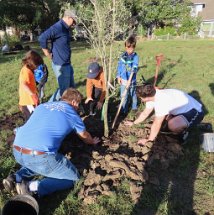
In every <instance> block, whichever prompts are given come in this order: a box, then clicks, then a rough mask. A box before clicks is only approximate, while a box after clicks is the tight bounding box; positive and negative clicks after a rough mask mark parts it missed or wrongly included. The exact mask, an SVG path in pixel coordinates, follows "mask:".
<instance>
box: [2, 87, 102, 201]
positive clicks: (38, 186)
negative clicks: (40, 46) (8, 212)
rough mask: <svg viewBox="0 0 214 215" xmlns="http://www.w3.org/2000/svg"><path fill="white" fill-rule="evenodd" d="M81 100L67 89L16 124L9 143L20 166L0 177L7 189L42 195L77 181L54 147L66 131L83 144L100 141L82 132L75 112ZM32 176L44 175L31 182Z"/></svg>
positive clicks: (77, 94)
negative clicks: (72, 133)
mask: <svg viewBox="0 0 214 215" xmlns="http://www.w3.org/2000/svg"><path fill="white" fill-rule="evenodd" d="M81 100H82V95H81V94H80V93H79V92H78V91H77V90H75V89H73V88H68V89H67V90H65V92H64V93H63V95H62V98H61V101H57V102H48V103H43V104H41V105H39V106H38V107H37V108H36V109H35V111H34V113H33V114H32V115H31V117H30V118H29V120H28V121H27V123H26V124H24V125H23V126H22V127H20V129H19V131H18V132H17V134H16V137H15V140H14V143H13V155H14V157H15V159H16V161H17V162H18V163H19V164H20V165H21V166H22V167H21V169H19V170H18V171H17V172H16V173H15V174H12V175H9V176H8V177H7V178H6V179H4V180H3V184H4V187H5V189H6V190H7V191H10V192H11V191H12V190H13V189H14V188H16V191H17V193H18V194H26V193H28V194H32V193H31V192H34V193H36V194H38V196H39V197H42V196H45V195H48V194H51V193H53V192H55V191H58V190H64V189H68V188H71V187H72V186H73V185H74V183H75V182H76V181H78V180H79V173H78V171H77V169H76V167H75V166H74V165H73V164H72V163H71V162H70V160H68V159H67V158H66V157H65V156H63V155H62V154H60V153H58V149H59V147H60V145H61V143H62V141H63V139H64V138H65V137H66V135H68V134H69V133H70V132H76V133H77V134H78V136H79V137H80V138H81V139H82V140H83V141H84V142H85V143H87V144H97V143H98V142H99V141H100V140H99V138H97V137H94V138H92V137H91V135H90V134H89V133H88V132H87V131H86V129H85V125H84V124H83V121H82V119H81V118H80V116H79V115H78V114H77V112H76V110H77V109H78V106H79V103H80V102H81ZM36 175H41V176H44V178H43V179H41V180H36V181H33V180H32V178H33V177H34V176H36Z"/></svg>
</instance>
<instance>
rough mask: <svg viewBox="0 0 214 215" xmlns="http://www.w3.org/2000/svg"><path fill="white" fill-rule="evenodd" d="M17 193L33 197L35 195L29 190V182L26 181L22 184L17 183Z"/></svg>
mask: <svg viewBox="0 0 214 215" xmlns="http://www.w3.org/2000/svg"><path fill="white" fill-rule="evenodd" d="M16 192H17V193H18V194H20V195H23V194H28V195H31V196H32V195H33V193H32V192H31V191H30V190H29V188H28V182H27V181H24V180H23V181H22V182H21V183H16Z"/></svg>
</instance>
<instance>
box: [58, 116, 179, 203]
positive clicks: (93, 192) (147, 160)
mask: <svg viewBox="0 0 214 215" xmlns="http://www.w3.org/2000/svg"><path fill="white" fill-rule="evenodd" d="M84 122H85V124H86V127H87V130H88V131H89V132H90V133H91V134H92V135H93V136H98V137H101V138H102V141H101V143H100V144H98V145H96V146H91V145H86V144H83V143H81V142H80V141H76V143H72V144H69V142H72V139H73V140H74V139H75V138H74V136H73V138H72V137H67V138H66V140H65V143H64V146H63V147H62V148H63V151H64V152H66V156H67V157H68V158H70V159H71V161H72V162H73V163H74V164H75V165H76V166H77V168H78V170H79V171H80V174H81V175H82V176H83V177H84V181H83V184H82V186H81V190H80V192H79V194H78V196H79V198H80V199H82V200H83V201H84V203H86V204H90V203H94V202H95V201H96V199H97V197H98V196H99V195H107V196H109V195H112V193H113V192H114V190H115V188H116V187H117V186H118V185H119V184H120V183H121V181H122V180H123V179H124V178H126V179H128V180H129V181H130V193H131V197H132V200H133V201H134V202H137V201H138V199H139V197H140V195H141V191H142V190H143V186H144V184H145V183H147V182H148V183H151V184H155V185H159V179H158V177H157V176H156V175H155V174H150V175H149V174H148V171H147V169H148V168H149V166H150V165H152V163H153V161H155V160H158V161H159V162H160V163H161V166H162V168H164V169H167V168H168V167H169V164H170V162H172V161H174V160H176V159H177V158H178V157H179V156H181V155H182V154H183V152H182V147H181V145H180V144H179V141H178V140H177V139H176V138H175V137H173V136H169V135H165V134H164V135H159V136H158V138H157V140H156V141H155V142H149V143H148V144H147V145H146V146H140V145H138V144H137V141H138V140H139V139H140V138H144V137H146V136H147V135H148V133H149V130H150V127H151V124H150V123H148V124H145V125H144V128H139V127H132V128H130V127H129V126H126V125H124V121H121V120H120V119H119V126H118V127H117V128H116V129H115V130H114V131H113V132H112V134H111V135H110V137H108V138H104V137H102V136H103V122H102V121H101V120H100V119H99V118H98V117H92V116H87V117H85V119H84ZM73 142H75V141H73ZM68 151H69V152H68Z"/></svg>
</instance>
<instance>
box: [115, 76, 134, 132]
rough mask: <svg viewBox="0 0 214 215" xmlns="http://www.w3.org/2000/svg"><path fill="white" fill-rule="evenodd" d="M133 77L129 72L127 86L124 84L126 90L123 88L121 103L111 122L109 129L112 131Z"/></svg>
mask: <svg viewBox="0 0 214 215" xmlns="http://www.w3.org/2000/svg"><path fill="white" fill-rule="evenodd" d="M133 75H134V72H131V75H130V77H129V80H128V82H127V84H126V88H125V90H124V92H123V95H122V98H121V101H120V105H119V107H118V110H117V114H116V116H115V118H114V121H113V124H112V127H111V128H112V129H114V126H115V123H116V121H117V118H118V116H119V113H120V110H121V107H122V105H123V103H124V100H125V97H126V94H127V92H128V90H129V87H130V84H131V80H132V77H133Z"/></svg>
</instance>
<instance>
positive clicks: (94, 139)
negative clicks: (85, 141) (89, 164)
mask: <svg viewBox="0 0 214 215" xmlns="http://www.w3.org/2000/svg"><path fill="white" fill-rule="evenodd" d="M99 142H100V138H99V137H94V138H93V143H92V144H93V145H96V144H97V143H99Z"/></svg>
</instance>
